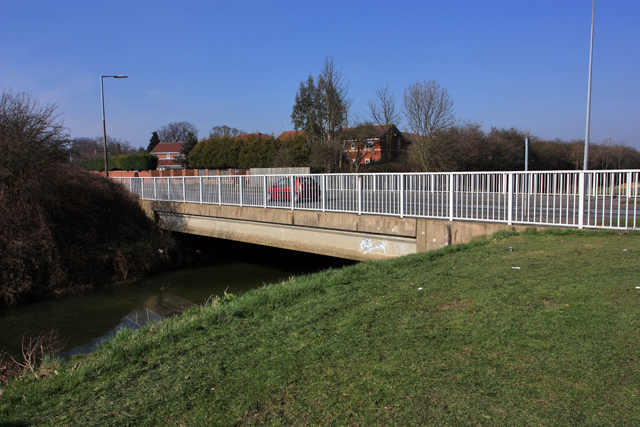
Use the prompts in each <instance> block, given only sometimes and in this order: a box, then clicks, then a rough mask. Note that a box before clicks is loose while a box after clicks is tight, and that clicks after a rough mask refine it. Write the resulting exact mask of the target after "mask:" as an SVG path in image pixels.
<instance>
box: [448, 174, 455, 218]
mask: <svg viewBox="0 0 640 427" xmlns="http://www.w3.org/2000/svg"><path fill="white" fill-rule="evenodd" d="M454 184H455V176H454V174H453V173H449V221H453V216H454V213H455V209H454V206H453V203H454V201H455V192H454Z"/></svg>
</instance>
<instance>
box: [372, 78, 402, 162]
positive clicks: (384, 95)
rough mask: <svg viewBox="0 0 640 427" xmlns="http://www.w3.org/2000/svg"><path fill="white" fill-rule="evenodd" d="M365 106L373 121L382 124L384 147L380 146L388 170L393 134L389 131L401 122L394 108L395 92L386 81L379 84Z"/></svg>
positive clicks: (400, 116) (398, 113)
mask: <svg viewBox="0 0 640 427" xmlns="http://www.w3.org/2000/svg"><path fill="white" fill-rule="evenodd" d="M367 106H368V107H369V116H370V117H371V120H372V121H373V123H375V124H377V125H380V126H382V128H383V129H384V134H385V141H384V147H381V148H382V150H383V152H384V153H383V155H384V160H385V161H386V169H387V171H388V170H389V167H390V164H391V159H392V157H393V156H392V152H393V145H392V140H393V136H392V135H391V132H392V130H393V126H394V125H395V126H396V127H397V128H399V127H400V123H401V122H402V115H401V114H400V112H399V111H397V110H396V97H395V94H394V93H393V92H392V91H391V89H389V84H388V83H387V85H386V86H385V87H382V86H379V87H378V88H377V89H376V99H374V100H369V101H368V102H367Z"/></svg>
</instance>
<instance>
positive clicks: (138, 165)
mask: <svg viewBox="0 0 640 427" xmlns="http://www.w3.org/2000/svg"><path fill="white" fill-rule="evenodd" d="M80 166H82V168H84V169H87V170H93V171H103V170H104V158H102V157H96V158H94V159H91V160H85V161H83V162H81V163H80ZM157 167H158V157H156V155H155V154H150V153H138V154H128V155H122V156H113V157H110V158H109V170H124V171H133V170H135V171H148V170H156V169H157Z"/></svg>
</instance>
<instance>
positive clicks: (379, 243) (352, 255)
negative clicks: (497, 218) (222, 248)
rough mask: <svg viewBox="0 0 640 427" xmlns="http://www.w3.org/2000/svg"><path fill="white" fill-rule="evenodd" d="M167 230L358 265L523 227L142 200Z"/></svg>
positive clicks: (145, 208)
mask: <svg viewBox="0 0 640 427" xmlns="http://www.w3.org/2000/svg"><path fill="white" fill-rule="evenodd" d="M140 203H141V205H142V207H143V209H144V210H145V212H146V213H147V215H149V216H150V217H152V218H154V219H155V220H157V221H159V222H160V225H161V227H163V228H165V229H168V230H172V231H178V232H183V233H191V234H198V235H204V236H211V237H217V238H222V239H229V240H237V241H241V242H247V243H254V244H260V245H266V246H274V247H280V248H285V249H293V250H299V251H304V252H311V253H317V254H322V255H330V256H337V257H341V258H348V259H354V260H368V259H385V258H394V257H398V256H402V255H408V254H412V253H420V252H427V251H432V250H435V249H440V248H442V247H444V246H447V245H452V244H458V243H468V242H469V241H471V239H473V238H474V237H477V236H481V235H485V234H492V233H494V232H496V231H499V230H503V229H507V228H516V229H518V230H522V229H524V228H526V227H523V226H516V227H512V226H507V225H505V224H497V223H481V222H465V221H453V222H451V221H446V220H435V219H423V218H397V217H387V216H379V215H357V214H348V213H336V212H318V211H299V210H290V209H264V208H254V207H239V206H223V205H208V204H197V203H176V202H152V201H140Z"/></svg>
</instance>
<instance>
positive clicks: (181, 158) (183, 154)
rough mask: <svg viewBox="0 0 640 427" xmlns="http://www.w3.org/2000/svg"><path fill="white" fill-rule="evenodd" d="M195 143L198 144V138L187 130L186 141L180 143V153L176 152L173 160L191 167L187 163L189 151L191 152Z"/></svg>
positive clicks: (189, 167) (188, 167)
mask: <svg viewBox="0 0 640 427" xmlns="http://www.w3.org/2000/svg"><path fill="white" fill-rule="evenodd" d="M196 145H198V138H197V137H196V136H195V135H194V134H193V133H191V132H189V135H188V136H187V141H186V142H185V143H184V144H182V148H181V149H180V154H178V156H176V157H175V158H174V159H173V161H174V162H175V163H178V164H180V165H182V166H183V167H185V168H187V169H191V165H190V164H189V153H191V150H193V148H194V147H195V146H196Z"/></svg>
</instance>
